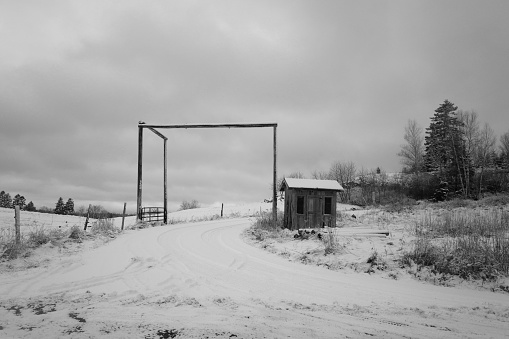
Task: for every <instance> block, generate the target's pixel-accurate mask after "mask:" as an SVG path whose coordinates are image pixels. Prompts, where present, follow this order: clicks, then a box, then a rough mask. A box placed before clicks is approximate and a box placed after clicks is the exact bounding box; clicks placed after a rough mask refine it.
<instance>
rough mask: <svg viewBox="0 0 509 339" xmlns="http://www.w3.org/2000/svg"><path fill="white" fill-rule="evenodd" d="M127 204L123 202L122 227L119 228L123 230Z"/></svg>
mask: <svg viewBox="0 0 509 339" xmlns="http://www.w3.org/2000/svg"><path fill="white" fill-rule="evenodd" d="M126 206H127V203H126V202H124V213H122V228H121V230H122V231H123V230H124V220H125V208H126Z"/></svg>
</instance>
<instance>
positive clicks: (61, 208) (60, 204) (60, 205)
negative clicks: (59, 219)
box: [55, 197, 65, 214]
mask: <svg viewBox="0 0 509 339" xmlns="http://www.w3.org/2000/svg"><path fill="white" fill-rule="evenodd" d="M55 214H65V205H64V199H62V197H60V198H58V201H57V203H56V205H55Z"/></svg>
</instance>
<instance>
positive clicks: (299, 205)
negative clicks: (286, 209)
mask: <svg viewBox="0 0 509 339" xmlns="http://www.w3.org/2000/svg"><path fill="white" fill-rule="evenodd" d="M297 214H304V197H302V196H301V197H297Z"/></svg>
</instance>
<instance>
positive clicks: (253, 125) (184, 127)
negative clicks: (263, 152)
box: [138, 123, 277, 131]
mask: <svg viewBox="0 0 509 339" xmlns="http://www.w3.org/2000/svg"><path fill="white" fill-rule="evenodd" d="M138 127H142V128H149V129H151V130H152V131H153V129H154V128H183V129H187V128H248V127H277V123H261V124H184V125H149V124H139V125H138Z"/></svg>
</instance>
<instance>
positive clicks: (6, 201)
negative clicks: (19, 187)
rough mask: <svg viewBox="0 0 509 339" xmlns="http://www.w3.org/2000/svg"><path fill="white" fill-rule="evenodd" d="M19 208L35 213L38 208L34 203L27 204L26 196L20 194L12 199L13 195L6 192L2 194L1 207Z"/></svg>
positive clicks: (0, 196) (0, 197) (0, 193)
mask: <svg viewBox="0 0 509 339" xmlns="http://www.w3.org/2000/svg"><path fill="white" fill-rule="evenodd" d="M16 205H17V206H19V207H20V208H21V209H22V210H24V211H30V212H35V211H36V208H35V206H34V203H33V202H32V201H30V202H28V204H27V202H26V199H25V197H24V196H22V195H20V194H16V195H15V196H14V199H13V198H11V195H10V194H9V193H7V192H5V191H1V192H0V207H4V208H14V206H16Z"/></svg>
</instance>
